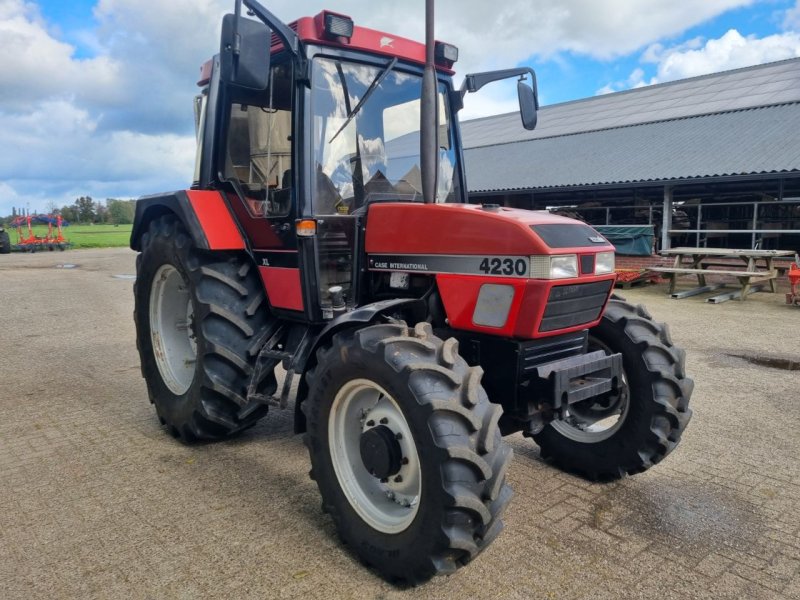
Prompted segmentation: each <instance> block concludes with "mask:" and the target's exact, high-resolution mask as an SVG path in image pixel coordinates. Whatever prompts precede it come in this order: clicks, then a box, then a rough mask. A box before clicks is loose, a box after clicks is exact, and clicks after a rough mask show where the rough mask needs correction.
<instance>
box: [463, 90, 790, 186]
mask: <svg viewBox="0 0 800 600" xmlns="http://www.w3.org/2000/svg"><path fill="white" fill-rule="evenodd" d="M519 129H521V126H520V127H519ZM798 132H800V102H798V103H794V104H785V105H780V106H771V107H765V108H755V109H747V110H738V111H733V112H726V113H720V114H713V115H707V116H698V117H688V118H681V119H673V120H669V121H659V122H656V123H646V124H642V125H633V126H627V127H617V128H613V129H604V130H601V131H592V132H586V133H580V134H577V135H562V136H557V137H549V138H545V139H539V140H534V141H530V140H528V141H519V142H515V143H507V144H501V145H494V146H483V147H478V148H474V147H473V148H471V149H468V150H466V151H465V157H466V170H467V182H468V185H469V189H470V191H471V192H476V191H501V190H519V189H541V188H554V187H568V186H577V185H599V184H613V183H630V182H647V181H661V180H681V179H690V178H696V177H712V176H729V175H752V174H758V173H773V172H786V171H800V139H798Z"/></svg>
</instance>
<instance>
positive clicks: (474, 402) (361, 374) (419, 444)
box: [303, 323, 512, 584]
mask: <svg viewBox="0 0 800 600" xmlns="http://www.w3.org/2000/svg"><path fill="white" fill-rule="evenodd" d="M480 376H481V371H480V369H477V368H470V367H468V366H467V364H466V363H465V362H464V360H463V359H462V358H461V357H460V356H459V355H458V351H457V342H456V341H455V340H453V339H451V340H447V341H442V340H441V339H439V338H437V337H435V336H434V335H433V333H432V331H431V328H430V325H428V324H425V323H423V324H420V325H417V327H416V328H415V329H413V330H410V331H409V329H408V328H407V327H406V326H405V325H395V324H387V325H374V326H369V327H365V328H363V329H360V330H357V331H346V332H343V333H339V334H337V335H336V336H334V338H333V343H332V345H331V346H330V347H328V348H325V349H322V350H320V351H319V352H318V355H317V365H316V367H315V368H314V369H313V370H312V371H311V372H310V373H309V374H308V382H309V396H308V399H307V400H306V401H305V402H304V404H303V409H304V412H305V414H306V417H307V423H308V432H307V434H306V438H305V442H306V445H307V446H308V449H309V454H310V456H311V464H312V477H313V478H314V479H315V480H316V482H317V485H318V486H319V490H320V493H321V495H322V501H323V507H324V508H325V510H326V511H327V512H328V513H330V515H331V517H332V518H333V520H334V522H335V524H336V527H337V530H338V532H339V535H340V536H341V538H342V539H343V541H344V542H345V543H347V544H348V545H350V547H351V548H352V549H353V551H354V552H355V553H356V554H357V555H358V556H359V558H360V559H361V560H362V561H363V562H365V563H367V564H369V565H371V566H373V567H375V568H376V569H377V571H379V572H380V574H381V575H382V576H383V577H385V578H387V579H388V580H390V581H397V582H404V583H410V584H417V583H421V582H424V581H426V580H428V579H430V578H431V577H432V576H434V575H436V574H439V573H450V572H453V571H455V569H457V568H458V567H460V566H461V565H464V564H466V563H467V562H469V561H470V560H472V559H473V558H475V556H477V555H478V554H479V553H480V552H481V551H482V550H483V549H484V548H486V547H487V546H488V545H489V543H490V542H491V541H492V540H493V539H494V538H495V537H496V536H497V534H498V533H499V532H500V530H501V529H502V521H501V515H502V512H503V510H504V509H505V507H506V505H507V503H508V501H509V500H510V498H511V490H510V488H509V487H508V486H507V485H506V484H505V473H506V469H507V467H508V465H509V463H510V461H511V456H512V455H511V449H510V448H509V447H508V446H507V445H506V444H505V443H504V442H503V441H502V438H501V436H500V430H499V428H498V424H497V423H498V419H499V417H500V414H501V412H502V409H501V408H500V407H499V406H498V405H494V404H491V403H490V402H489V400H488V398H487V397H486V393H485V392H484V391H483V388H482V387H481V385H480Z"/></svg>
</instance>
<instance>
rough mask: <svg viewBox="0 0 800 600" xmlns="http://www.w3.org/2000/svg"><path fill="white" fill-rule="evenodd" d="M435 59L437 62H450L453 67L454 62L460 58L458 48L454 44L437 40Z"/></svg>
mask: <svg viewBox="0 0 800 600" xmlns="http://www.w3.org/2000/svg"><path fill="white" fill-rule="evenodd" d="M433 52H434V60H435V61H436V63H437V64H440V63H449V65H450V66H451V67H452V66H453V63H455V62H456V61H457V60H458V48H456V47H455V46H453V45H452V44H445V43H444V42H436V45H435V46H434V51H433Z"/></svg>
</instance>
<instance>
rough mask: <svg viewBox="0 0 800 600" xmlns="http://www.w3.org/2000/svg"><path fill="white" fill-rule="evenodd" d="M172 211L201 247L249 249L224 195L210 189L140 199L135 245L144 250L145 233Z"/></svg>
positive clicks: (136, 216)
mask: <svg viewBox="0 0 800 600" xmlns="http://www.w3.org/2000/svg"><path fill="white" fill-rule="evenodd" d="M169 213H172V214H174V215H175V216H176V217H178V219H180V221H181V222H182V223H183V225H184V227H186V230H187V231H188V232H189V235H191V236H192V241H194V244H195V246H196V247H197V248H200V249H201V250H248V248H247V244H246V243H245V238H244V236H243V235H242V232H241V230H240V228H239V225H238V224H237V222H236V219H235V218H234V216H233V214H232V213H231V210H230V208H229V207H228V204H227V202H226V201H225V199H224V198H223V197H222V194H220V193H219V192H217V191H208V190H180V191H177V192H171V193H168V194H158V195H154V196H144V197H142V198H140V199H139V200H138V201H137V202H136V215H135V217H134V220H133V230H132V231H131V242H130V245H131V248H133V249H134V250H137V251H140V250H141V241H142V235H143V234H144V232H145V231H147V228H148V227H149V226H150V222H151V221H153V220H154V219H157V218H158V217H160V216H162V215H165V214H169Z"/></svg>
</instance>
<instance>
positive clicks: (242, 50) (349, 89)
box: [194, 7, 535, 322]
mask: <svg viewBox="0 0 800 600" xmlns="http://www.w3.org/2000/svg"><path fill="white" fill-rule="evenodd" d="M253 13H254V14H255V15H256V16H258V17H259V18H260V21H254V20H251V19H243V18H241V17H239V18H237V17H236V16H235V15H228V16H227V17H226V20H225V22H224V26H223V39H222V43H221V47H220V54H219V55H217V56H216V57H214V58H213V59H212V60H210V61H208V62H207V63H206V64H205V65H203V68H202V71H201V79H200V82H199V85H200V86H202V88H203V89H202V93H201V95H200V96H198V100H197V105H196V106H197V111H196V112H197V120H196V122H197V130H198V153H197V163H196V164H197V168H196V180H195V184H194V185H195V187H196V188H198V189H209V188H218V189H221V190H223V191H224V192H225V194H226V198H227V201H228V203H229V205H230V207H231V209H232V210H233V212H234V213H235V215H236V217H237V219H238V222H239V224H240V226H241V227H242V228H243V229H244V231H245V232H246V234H247V237H248V238H249V239H250V241H251V250H252V252H253V253H254V255H255V257H256V259H257V262H258V263H259V267H260V270H261V272H262V274H263V275H264V281H265V285H266V286H267V289H268V294H269V299H270V303H271V304H272V306H273V308H275V309H277V310H279V311H283V314H284V315H285V316H287V317H289V318H297V319H302V320H306V321H312V322H319V321H321V320H325V319H330V318H332V317H333V316H334V314H336V313H337V312H338V311H340V310H341V309H342V307H346V308H349V309H352V308H353V307H355V306H358V305H361V304H364V303H366V302H367V301H368V300H369V298H367V294H368V291H367V290H366V289H364V288H365V282H364V281H363V280H362V278H360V277H359V273H360V269H362V268H363V266H364V265H362V264H360V262H362V261H360V260H359V256H360V255H361V256H362V257H363V235H362V234H363V229H364V228H363V225H364V223H365V219H366V217H367V213H368V208H369V207H370V206H371V205H374V204H379V203H397V202H400V203H419V204H422V203H423V202H424V201H425V200H426V199H425V198H424V194H423V172H424V171H425V169H424V168H423V165H422V156H421V137H420V123H421V112H422V106H423V93H422V87H423V75H424V67H425V46H424V45H423V44H420V43H418V42H414V41H411V40H407V39H404V38H401V37H398V36H395V35H389V34H386V33H384V32H379V31H374V30H371V29H368V28H364V27H360V26H357V25H355V24H354V23H353V21H352V20H351V19H350V18H349V17H347V16H345V15H340V14H336V13H332V12H330V11H323V12H321V13H320V14H318V15H316V16H315V17H305V18H301V19H298V20H297V21H294V22H292V23H290V24H289V25H288V26H286V25H283V24H282V23H281V22H280V21H278V20H277V19H275V18H274V17H272V16H271V15H270V14H269V13H268V11H266V10H263V11H262V10H261V9H259V8H258V7H255V8H254V10H253ZM235 30H236V31H235ZM237 44H238V48H239V50H238V54H236V51H237V50H236V46H237ZM434 54H435V67H436V76H435V77H436V83H435V87H436V90H435V95H434V105H435V106H434V108H435V119H436V123H437V126H436V128H435V130H436V134H435V137H436V139H435V156H434V161H433V163H434V164H435V167H434V169H435V183H434V193H433V197H432V198H430V199H429V201H430V202H432V203H464V202H466V184H465V181H464V168H463V155H462V152H461V143H460V139H459V136H460V133H459V130H458V125H457V118H456V113H457V111H458V110H459V109H460V107H461V106H462V102H461V100H462V97H463V95H464V94H465V93H466V92H467V91H472V90H475V89H478V87H480V86H482V85H484V84H485V83H487V82H489V81H492V80H494V79H501V78H506V77H520V76H521V77H528V78H529V79H530V80H531V81H533V73H532V71H530V70H529V69H515V70H511V71H508V72H497V73H491V74H480V75H478V76H477V77H478V78H479V79H478V80H476V79H475V77H476V76H470V77H469V78H468V82H469V89H468V87H467V86H465V88H464V89H462V90H454V89H453V84H452V79H451V75H452V73H453V71H452V67H453V64H454V63H455V61H456V60H457V57H458V50H457V48H455V47H454V46H451V45H449V44H444V43H441V42H437V43H436V44H435V52H434ZM520 85H521V86H522V87H524V88H525V90H527V91H523V92H522V93H521V97H527V98H529V100H528V102H527V103H526V106H531V105H533V113H534V114H535V98H534V92H533V89H532V88H531V87H530V86H527V85H525V84H524V83H521V84H520ZM531 99H532V100H531ZM301 264H302V265H303V268H302V269H301V268H300V265H301ZM305 270H308V271H309V276H304V271H305ZM331 290H333V291H331Z"/></svg>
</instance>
